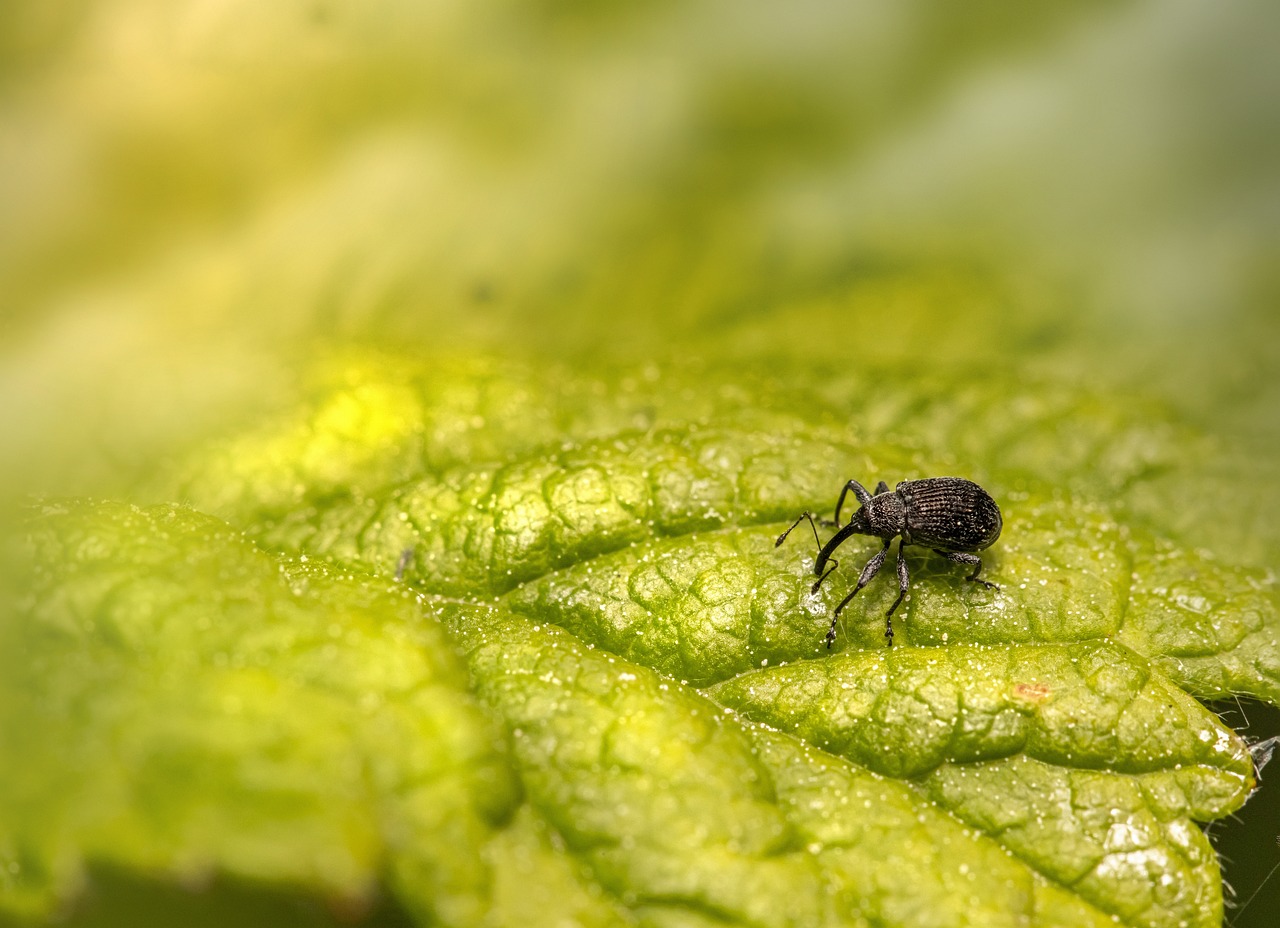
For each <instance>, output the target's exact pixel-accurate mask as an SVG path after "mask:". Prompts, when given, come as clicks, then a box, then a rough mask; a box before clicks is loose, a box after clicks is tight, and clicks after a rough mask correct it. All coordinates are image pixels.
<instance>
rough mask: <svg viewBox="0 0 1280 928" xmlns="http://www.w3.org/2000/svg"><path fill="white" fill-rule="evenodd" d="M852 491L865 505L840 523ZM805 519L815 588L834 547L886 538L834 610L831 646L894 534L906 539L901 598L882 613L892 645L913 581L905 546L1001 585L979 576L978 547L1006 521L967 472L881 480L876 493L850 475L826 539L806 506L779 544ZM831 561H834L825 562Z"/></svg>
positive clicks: (833, 566) (901, 546)
mask: <svg viewBox="0 0 1280 928" xmlns="http://www.w3.org/2000/svg"><path fill="white" fill-rule="evenodd" d="M850 492H852V493H853V495H854V496H856V497H857V498H858V502H859V503H861V505H860V506H859V507H858V511H857V512H855V513H854V514H853V515H852V516H850V518H849V522H848V524H847V525H844V526H841V525H840V510H841V509H843V508H844V501H845V497H846V496H848V495H849V493H850ZM805 519H808V520H809V525H810V527H812V528H813V537H814V540H815V541H817V542H818V556H817V558H816V559H815V560H814V562H813V572H814V573H815V574H817V575H818V580H817V582H816V583H814V585H813V592H815V593H816V592H818V588H819V587H821V586H822V581H824V580H826V579H827V577H829V576H831V572H832V571H833V570H835V569H836V567H837V566H838V564H839V562H838V561H836V560H835V559H834V558H833V557H832V556H831V555H832V554H833V553H834V552H835V550H836V548H838V547H840V546H841V545H842V544H844V543H845V542H846V541H848V540H849V539H850V538H851V537H853V536H854V535H873V536H875V537H876V538H879V539H881V540H882V541H883V542H884V545H883V547H881V549H880V550H879V551H878V552H876V554H875V556H874V557H872V558H871V560H869V561H867V563H866V566H865V567H863V568H862V573H861V575H859V577H858V584H857V586H855V587H854V588H853V591H852V592H851V593H850V594H849V595H848V596H846V597H845V598H844V599H842V600H841V601H840V605H838V606H836V611H835V613H834V614H833V615H832V616H831V628H830V629H828V631H827V638H826V640H827V647H828V648H830V647H831V645H832V644H833V643H834V642H835V640H836V622H837V621H838V620H839V618H840V613H841V612H843V611H844V607H845V606H847V605H849V601H850V600H851V599H853V597H855V596H857V595H858V591H859V590H861V589H862V588H863V587H864V586H866V585H867V584H868V583H870V582H871V578H872V577H874V576H875V575H876V574H877V573H878V572H879V571H880V568H881V567H882V566H884V559H885V557H886V555H888V553H889V545H891V544H892V543H893V539H894V538H898V537H901V539H902V540H901V541H900V542H898V598H897V599H895V600H894V601H893V605H892V606H890V607H889V611H888V612H886V613H885V616H884V619H885V630H884V636H885V638H887V639H888V642H889V646H890V647H892V646H893V613H894V611H895V610H896V609H897V608H898V606H899V605H900V604H901V603H902V600H903V597H905V596H906V595H907V589H908V587H909V586H910V578H909V577H908V576H907V560H906V557H905V556H904V555H903V549H905V548H906V547H907V546H908V545H919V546H920V547H922V548H929V549H930V550H932V551H936V552H937V553H938V554H941V555H942V556H943V557H945V558H947V559H949V560H952V561H955V562H956V563H959V564H968V565H969V566H971V567H972V568H973V573H971V574H969V576H967V577H965V579H966V580H970V581H972V582H974V583H981V584H982V585H983V586H985V587H987V588H989V589H993V590H996V589H999V587H997V586H996V585H995V584H994V583H989V582H987V581H986V580H981V579H979V578H978V574H979V573H980V572H981V571H982V559H981V558H979V557H978V555H977V554H976V553H975V552H977V551H982V550H983V549H985V548H989V547H990V546H991V545H992V544H994V543H995V541H996V539H997V538H999V537H1000V529H1001V528H1002V527H1003V525H1004V523H1003V520H1001V518H1000V507H999V506H997V505H996V501H995V500H993V499H992V498H991V495H990V494H989V493H987V491H986V490H984V489H982V487H980V486H978V485H977V484H976V483H974V482H973V481H972V480H966V479H965V478H963V477H929V478H928V479H926V480H904V481H902V482H901V483H899V484H898V485H897V486H896V487H894V488H893V490H892V491H890V490H889V484H887V483H885V482H884V481H883V480H881V481H880V483H879V484H877V485H876V492H875V495H874V496H873V495H872V494H870V493H868V492H867V491H866V488H865V487H863V485H862V484H860V483H858V481H856V480H850V481H849V482H848V483H846V484H845V486H844V489H843V490H841V491H840V498H839V499H838V500H836V517H835V518H834V519H833V520H832V521H830V522H824V523H823V524H825V525H830V526H833V527H835V529H836V533H835V534H834V535H832V536H831V538H830V539H829V540H828V541H827V543H826V544H823V543H822V539H820V538H819V537H818V525H817V523H816V522H815V521H814V517H813V513H810V512H802V513H801V514H800V518H798V519H796V520H795V521H794V522H792V523H791V528H788V529H787V530H786V531H785V532H783V533H782V534H781V535H779V536H778V541H777V544H779V545H780V544H782V543H783V542H784V541H786V540H787V536H788V535H790V534H791V531H792V529H794V528H795V527H796V526H797V525H799V524H800V523H801V522H802V521H803V520H805ZM828 562H830V565H831V566H830V567H827V564H828Z"/></svg>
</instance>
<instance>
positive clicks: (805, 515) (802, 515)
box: [773, 510, 822, 551]
mask: <svg viewBox="0 0 1280 928" xmlns="http://www.w3.org/2000/svg"><path fill="white" fill-rule="evenodd" d="M805 519H808V520H809V527H810V528H811V529H813V540H814V541H816V542H817V543H818V550H819V551H821V550H822V539H821V538H819V537H818V526H816V525H814V524H813V513H811V512H809V511H808V510H805V511H804V512H802V513H800V518H798V519H796V520H795V521H794V522H792V523H791V528H789V529H787V530H786V531H785V532H783V533H782V534H781V535H779V536H778V540H777V541H775V542H774V543H773V546H774V547H775V548H779V547H781V546H782V543H783V542H784V541H786V540H787V536H788V535H790V534H791V532H792V530H793V529H795V527H796V526H797V525H799V524H800V523H801V522H803V521H804V520H805Z"/></svg>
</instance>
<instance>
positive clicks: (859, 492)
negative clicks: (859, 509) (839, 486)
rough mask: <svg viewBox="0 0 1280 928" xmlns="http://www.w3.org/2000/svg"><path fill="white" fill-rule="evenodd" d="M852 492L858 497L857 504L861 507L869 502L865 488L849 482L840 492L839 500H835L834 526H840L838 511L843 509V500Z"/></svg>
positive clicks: (854, 481) (852, 481)
mask: <svg viewBox="0 0 1280 928" xmlns="http://www.w3.org/2000/svg"><path fill="white" fill-rule="evenodd" d="M850 490H852V491H853V495H854V496H856V497H858V502H859V503H861V504H862V505H863V506H865V505H867V503H869V502H871V494H870V493H868V492H867V488H866V487H864V486H863V485H862V484H860V483H858V481H856V480H850V481H849V482H848V483H846V484H845V485H844V489H843V490H841V491H840V498H839V499H838V500H836V525H837V526H839V524H840V510H841V509H843V508H844V498H845V497H846V496H848V495H849V491H850Z"/></svg>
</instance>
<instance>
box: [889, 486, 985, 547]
mask: <svg viewBox="0 0 1280 928" xmlns="http://www.w3.org/2000/svg"><path fill="white" fill-rule="evenodd" d="M893 495H894V496H897V497H899V498H900V499H901V500H902V503H903V509H904V510H905V513H906V524H905V525H904V526H903V530H902V532H901V534H902V540H903V541H904V542H905V543H906V544H909V545H921V546H923V547H925V548H932V549H933V550H935V551H981V550H983V549H984V548H989V547H991V546H992V545H993V544H995V541H996V539H997V538H999V537H1000V529H1001V528H1003V526H1004V523H1003V521H1002V520H1001V518H1000V507H998V506H997V505H996V501H995V500H993V499H992V498H991V496H990V495H989V494H988V493H987V491H986V490H984V489H982V487H980V486H978V485H977V484H976V483H974V482H973V481H972V480H965V479H964V478H963V477H930V478H929V479H928V480H904V481H903V482H902V483H900V484H898V485H897V487H895V488H894V491H893ZM875 501H876V500H875V499H873V500H872V502H873V503H874V502H875ZM881 537H883V536H881Z"/></svg>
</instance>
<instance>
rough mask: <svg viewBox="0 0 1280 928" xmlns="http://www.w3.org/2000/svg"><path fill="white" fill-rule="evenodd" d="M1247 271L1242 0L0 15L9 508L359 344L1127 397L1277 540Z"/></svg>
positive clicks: (1263, 129) (1251, 8) (0, 266)
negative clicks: (884, 375) (1212, 456)
mask: <svg viewBox="0 0 1280 928" xmlns="http://www.w3.org/2000/svg"><path fill="white" fill-rule="evenodd" d="M1278 251H1280V6H1278V5H1277V4H1275V3H1274V2H1266V0H1259V2H1243V0H1233V2H1225V3H1214V4H1208V3H1203V2H1191V0H1159V2H1155V0H1146V2H1102V0H1088V2H1079V0H1077V2H1072V3H1064V2H1056V0H1046V2H1041V3H1037V4H1025V5H1016V4H1009V3H994V2H971V3H966V4H937V3H922V2H910V0H897V2H889V0H884V2H855V3H836V2H827V0H795V2H792V3H788V4H785V5H783V4H771V3H759V2H746V0H733V2H730V0H704V2H697V0H686V2H683V3H674V2H665V0H653V2H648V3H635V2H622V0H619V2H604V0H523V2H517V0H453V2H450V0H441V2H409V0H402V2H387V0H382V2H354V0H352V2H339V0H277V2H274V3H269V4H263V3H248V2H243V0H220V2H215V0H203V2H185V3H182V2H178V3H175V2H171V0H170V2H160V0H111V2H106V0H103V2H94V0H5V2H4V3H2V4H0V434H2V435H3V436H4V438H3V441H0V480H2V481H3V485H4V486H5V488H6V490H7V494H6V495H7V496H10V497H18V496H21V495H23V494H26V493H29V492H38V493H90V494H96V495H127V492H128V488H129V487H131V486H135V485H136V484H137V483H138V482H139V481H140V480H145V479H147V477H148V476H149V475H150V473H151V472H152V470H153V469H154V468H155V467H156V466H157V464H158V463H162V462H163V461H165V460H166V459H169V458H171V457H172V456H173V455H174V454H176V453H178V451H179V450H180V449H184V448H186V447H188V446H189V445H191V444H192V443H193V442H197V441H198V440H200V439H201V438H202V437H204V436H207V435H209V434H212V433H216V432H218V431H219V430H221V429H225V428H228V427H234V426H238V425H241V424H244V423H248V422H252V421H253V420H254V418H255V417H256V416H258V415H259V414H261V413H262V412H263V411H264V410H267V409H270V408H274V407H275V406H277V405H278V404H281V403H284V402H286V401H287V400H288V397H289V392H288V390H289V384H291V383H292V382H293V379H294V378H295V376H296V372H297V371H298V370H299V368H300V366H301V365H302V364H303V362H304V361H305V359H306V358H307V356H308V355H309V354H311V353H312V352H314V351H315V350H317V346H319V345H328V344H331V343H333V342H334V341H338V342H345V341H351V340H355V341H360V342H373V343H378V344H393V345H397V346H400V347H402V348H403V347H406V346H408V348H409V350H421V351H423V352H431V353H442V354H444V353H459V352H462V353H483V354H486V355H491V356H495V357H498V358H504V357H509V358H519V359H521V360H522V361H531V362H533V363H536V362H537V361H538V359H545V358H553V359H555V360H557V361H560V362H568V363H570V364H572V363H574V362H576V361H585V360H588V359H589V360H590V362H591V363H592V364H600V363H608V362H609V361H610V360H612V359H617V360H619V361H635V360H637V359H647V358H658V359H661V358H671V357H680V358H690V357H693V358H707V359H714V360H716V361H718V362H726V361H727V362H732V361H733V360H734V359H737V358H741V359H743V360H747V359H751V360H753V361H756V360H759V359H761V358H766V359H767V358H769V357H773V356H778V357H788V358H791V359H795V358H809V357H812V358H814V359H815V360H822V361H833V360H835V361H847V363H848V364H850V365H873V366H885V367H887V368H892V369H894V370H897V371H899V372H909V371H912V370H921V371H924V370H929V369H933V368H938V367H961V368H963V369H965V370H968V371H971V372H972V374H971V375H972V376H974V377H981V376H983V375H984V372H986V371H993V372H1000V373H1001V374H1003V375H1008V374H1009V373H1011V372H1012V373H1013V374H1015V375H1018V374H1025V375H1027V376H1028V377H1032V376H1034V377H1040V378H1049V379H1051V380H1052V379H1058V380H1063V381H1068V382H1083V383H1088V384H1090V385H1093V386H1096V387H1097V388H1099V389H1101V390H1104V391H1112V392H1114V393H1116V394H1117V395H1127V394H1133V393H1140V394H1147V395H1151V396H1154V397H1155V398H1156V399H1158V400H1160V401H1163V402H1164V403H1167V404H1169V405H1171V406H1173V407H1174V408H1175V409H1176V410H1178V411H1179V412H1180V413H1181V414H1182V416H1183V417H1184V418H1186V419H1187V420H1189V421H1191V422H1192V423H1194V424H1196V425H1198V426H1199V427H1200V428H1201V429H1202V430H1203V431H1204V432H1206V433H1208V434H1209V435H1210V436H1212V437H1213V438H1214V440H1216V441H1219V442H1221V443H1222V444H1223V446H1224V447H1230V448H1233V449H1236V450H1235V451H1234V452H1233V453H1232V455H1230V456H1229V457H1228V458H1227V459H1230V460H1248V461H1251V462H1252V464H1251V465H1250V466H1249V467H1247V468H1241V470H1240V471H1239V472H1238V473H1233V472H1231V471H1230V470H1228V471H1227V472H1224V473H1220V474H1206V475H1205V479H1206V482H1209V481H1214V482H1219V487H1220V488H1221V482H1223V481H1226V482H1228V483H1231V482H1233V481H1234V482H1237V483H1238V492H1239V498H1240V505H1241V508H1242V509H1243V510H1249V513H1250V517H1251V518H1253V519H1254V520H1256V521H1259V522H1269V523H1271V524H1274V523H1275V522H1276V521H1277V519H1278V518H1280V511H1277V509H1276V505H1275V501H1276V500H1277V499H1278V498H1280V495H1278V492H1277V490H1276V489H1275V487H1276V485H1277V484H1276V482H1275V481H1272V480H1264V481H1259V480H1258V476H1257V475H1258V474H1259V473H1261V474H1262V475H1263V476H1264V477H1267V476H1274V477H1280V468H1277V467H1276V466H1275V464H1274V462H1275V461H1276V460H1277V458H1278V457H1280V254H1278V253H1277V252H1278ZM1240 474H1246V475H1248V479H1247V480H1246V479H1244V478H1243V477H1240ZM1223 515H1224V517H1225V518H1231V517H1233V515H1234V514H1232V513H1224V514H1223ZM1246 534H1247V532H1246ZM1272 537H1274V536H1272ZM1241 548H1242V551H1243V552H1244V553H1242V555H1241V556H1242V557H1243V558H1244V559H1246V560H1254V561H1257V560H1263V561H1266V560H1268V558H1267V552H1268V551H1269V550H1271V549H1270V548H1269V546H1268V545H1265V544H1264V545H1250V544H1249V542H1248V539H1247V538H1242V545H1241ZM1218 553H1219V554H1220V555H1223V556H1231V554H1232V552H1229V551H1228V552H1218ZM1262 566H1268V565H1266V564H1263V565H1262ZM1250 717H1251V718H1252V720H1253V725H1254V729H1253V730H1258V727H1259V726H1261V727H1262V729H1263V730H1266V725H1265V724H1264V723H1261V722H1259V719H1260V718H1269V719H1271V722H1270V723H1269V724H1270V725H1271V727H1273V728H1275V727H1276V725H1277V723H1276V721H1275V713H1274V712H1266V711H1264V710H1263V709H1262V708H1261V707H1252V708H1251V711H1250ZM1235 724H1239V723H1238V722H1236V723H1235ZM1265 793H1266V791H1264V797H1263V799H1259V800H1257V801H1259V802H1262V801H1264V799H1265ZM1248 811H1249V812H1250V813H1255V809H1254V807H1252V806H1251V807H1250V809H1249V810H1248ZM1258 822H1261V823H1262V825H1261V826H1257V823H1258ZM1219 827H1220V826H1219ZM1251 827H1254V828H1255V832H1256V833H1250V836H1249V838H1248V842H1249V843H1245V844H1241V845H1240V846H1239V847H1235V846H1232V847H1230V848H1227V847H1226V846H1225V845H1224V849H1225V850H1224V853H1226V854H1227V856H1228V857H1229V858H1234V860H1233V861H1232V862H1231V866H1230V867H1229V869H1228V879H1229V880H1230V881H1231V882H1232V883H1233V884H1234V885H1235V888H1236V891H1237V893H1238V894H1239V895H1240V896H1241V897H1242V898H1243V897H1247V896H1248V895H1249V894H1250V892H1252V890H1253V888H1255V887H1256V886H1257V885H1258V883H1259V882H1260V881H1261V879H1262V877H1263V876H1264V875H1265V874H1266V872H1267V871H1268V870H1269V869H1270V868H1271V866H1272V864H1273V863H1274V862H1275V861H1276V860H1280V853H1278V852H1277V850H1276V848H1275V845H1274V842H1273V841H1272V842H1269V843H1268V842H1267V841H1265V840H1264V841H1262V842H1261V843H1259V839H1260V837H1262V838H1265V835H1266V833H1267V832H1268V831H1269V832H1270V833H1272V834H1274V833H1275V832H1276V831H1280V813H1278V812H1276V806H1275V805H1272V807H1271V808H1270V809H1269V810H1268V811H1267V812H1266V813H1265V814H1262V813H1256V814H1253V816H1252V818H1251ZM1224 831H1225V832H1226V833H1227V836H1226V838H1225V839H1224V840H1231V835H1230V832H1231V828H1230V826H1228V827H1227V828H1226V829H1225V830H1224ZM1241 840H1244V839H1241ZM1277 884H1280V880H1277V881H1275V882H1273V884H1272V885H1271V886H1270V887H1269V888H1270V890H1271V895H1270V897H1269V899H1270V901H1268V897H1267V896H1266V891H1265V890H1264V895H1263V896H1262V897H1260V899H1259V900H1255V901H1254V903H1253V904H1252V906H1251V910H1250V912H1249V913H1247V915H1246V917H1245V918H1242V919H1240V921H1239V924H1240V925H1245V924H1249V923H1250V922H1249V921H1248V917H1249V916H1255V917H1256V916H1257V915H1258V913H1259V912H1263V913H1266V912H1268V911H1270V912H1274V911H1275V906H1276V905H1277V904H1278V903H1277V899H1278V898H1280V886H1278V885H1277ZM1268 917H1269V916H1268ZM1253 923H1254V924H1263V923H1264V922H1260V921H1255V922H1253Z"/></svg>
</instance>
